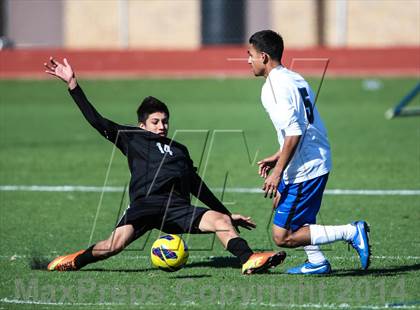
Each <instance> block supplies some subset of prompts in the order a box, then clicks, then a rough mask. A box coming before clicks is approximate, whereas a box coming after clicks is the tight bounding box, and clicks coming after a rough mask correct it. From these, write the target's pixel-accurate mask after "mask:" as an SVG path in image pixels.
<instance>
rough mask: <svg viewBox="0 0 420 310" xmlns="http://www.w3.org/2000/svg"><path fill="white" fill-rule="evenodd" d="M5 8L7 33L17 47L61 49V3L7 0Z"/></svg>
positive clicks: (47, 0) (55, 0)
mask: <svg viewBox="0 0 420 310" xmlns="http://www.w3.org/2000/svg"><path fill="white" fill-rule="evenodd" d="M4 8H5V9H4V12H5V15H6V16H5V23H4V24H5V29H4V30H5V31H4V32H5V34H6V36H7V37H8V38H9V39H11V40H12V41H13V42H14V45H15V46H16V47H26V48H28V47H29V48H31V47H33V48H40V47H60V46H62V44H63V41H64V40H63V26H64V25H63V1H62V0H4Z"/></svg>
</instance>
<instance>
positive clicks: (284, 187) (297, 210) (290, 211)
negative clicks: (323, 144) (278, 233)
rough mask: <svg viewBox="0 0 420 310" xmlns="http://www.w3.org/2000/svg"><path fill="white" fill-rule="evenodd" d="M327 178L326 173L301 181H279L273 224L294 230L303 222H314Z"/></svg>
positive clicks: (302, 224)
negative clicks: (294, 182)
mask: <svg viewBox="0 0 420 310" xmlns="http://www.w3.org/2000/svg"><path fill="white" fill-rule="evenodd" d="M327 180H328V173H327V174H324V175H322V176H320V177H317V178H315V179H312V180H309V181H304V182H302V183H296V184H285V183H284V182H283V181H281V183H280V184H279V187H278V191H279V193H280V194H281V197H280V201H279V204H278V205H277V208H276V211H275V214H274V220H273V223H274V225H277V226H279V227H282V228H285V229H287V230H290V229H291V230H292V231H296V230H298V229H299V228H300V227H302V226H304V225H305V224H315V223H316V215H317V214H318V211H319V208H320V207H321V201H322V195H323V193H324V189H325V185H326V184H327Z"/></svg>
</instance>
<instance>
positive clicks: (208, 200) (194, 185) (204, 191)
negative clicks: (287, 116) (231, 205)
mask: <svg viewBox="0 0 420 310" xmlns="http://www.w3.org/2000/svg"><path fill="white" fill-rule="evenodd" d="M191 193H192V194H193V195H194V196H195V197H197V198H198V199H200V201H201V202H203V203H204V204H205V205H206V206H208V207H209V208H210V209H212V210H214V211H217V212H220V213H223V214H226V215H229V216H230V215H231V214H232V213H231V212H230V211H229V210H228V209H227V208H226V207H225V206H224V205H223V203H222V202H221V201H220V200H219V199H218V198H217V197H216V196H215V195H214V194H213V192H212V191H211V190H210V189H209V188H208V186H207V185H206V183H204V181H203V180H202V179H201V178H200V176H199V175H198V174H197V173H193V174H192V176H191Z"/></svg>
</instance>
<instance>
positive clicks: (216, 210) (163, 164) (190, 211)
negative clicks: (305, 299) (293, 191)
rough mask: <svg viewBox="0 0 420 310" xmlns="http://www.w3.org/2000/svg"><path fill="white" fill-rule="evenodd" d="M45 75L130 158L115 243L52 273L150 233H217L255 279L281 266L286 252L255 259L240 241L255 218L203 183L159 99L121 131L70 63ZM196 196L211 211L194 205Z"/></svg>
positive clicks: (59, 264)
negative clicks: (233, 209) (172, 134)
mask: <svg viewBox="0 0 420 310" xmlns="http://www.w3.org/2000/svg"><path fill="white" fill-rule="evenodd" d="M44 65H45V67H46V72H47V73H49V74H51V75H53V76H55V77H58V78H60V79H61V80H63V81H64V82H65V83H66V84H67V86H68V88H69V92H70V95H71V96H72V98H73V100H74V101H75V103H76V104H77V106H78V108H79V109H80V110H81V112H82V114H83V116H84V117H85V118H86V120H87V121H88V122H89V123H90V124H91V125H92V127H94V128H95V129H96V130H97V131H98V132H99V133H100V134H101V135H102V136H104V137H105V138H106V139H108V140H109V141H111V142H112V143H114V144H115V145H116V147H118V148H119V149H120V151H121V152H122V153H123V154H124V155H125V156H126V157H127V160H128V165H129V168H130V173H131V180H130V187H129V194H130V205H129V207H128V208H127V210H126V211H125V212H124V214H123V216H122V217H121V219H120V221H119V223H118V224H117V225H116V228H115V230H114V231H113V232H112V234H111V235H110V237H109V238H108V239H106V240H102V241H99V242H97V243H96V244H94V245H92V246H91V247H89V248H88V249H86V250H81V251H78V252H76V253H73V254H69V255H64V256H60V257H57V258H56V259H54V260H53V261H51V262H50V264H49V265H48V270H51V271H53V270H58V271H70V270H78V269H80V268H82V267H84V266H86V265H88V264H91V263H94V262H97V261H100V260H103V259H106V258H109V257H111V256H113V255H116V254H118V253H119V252H121V251H122V250H123V249H124V248H125V247H126V246H128V245H129V244H130V243H131V242H133V241H134V240H136V239H138V238H139V237H140V236H142V235H143V234H145V233H146V232H147V231H149V230H151V229H159V230H161V231H164V232H165V233H172V234H182V233H215V234H216V236H217V237H218V238H219V240H220V241H221V243H222V244H223V246H224V247H225V248H226V249H227V250H228V251H229V252H231V253H232V254H233V255H235V256H236V257H238V258H239V260H240V262H241V263H242V272H243V273H244V274H252V273H256V272H261V271H265V270H267V269H269V268H272V267H275V266H277V265H278V264H280V263H281V262H282V261H283V260H284V259H285V257H286V253H284V252H278V253H275V252H263V253H253V251H252V250H251V249H250V247H249V246H248V243H247V242H246V241H245V240H244V239H242V238H241V237H239V236H238V234H237V232H236V229H235V228H236V227H237V226H242V227H245V228H247V229H251V228H254V227H255V223H254V222H253V221H252V219H251V218H250V217H245V216H242V215H240V214H231V213H230V212H229V211H228V210H227V209H226V208H225V206H224V205H223V204H222V203H221V202H220V201H219V200H218V199H217V198H216V196H214V195H213V193H212V192H211V191H210V189H209V188H208V187H207V186H206V184H205V183H204V182H203V181H202V180H201V178H200V176H199V175H198V174H197V172H196V169H195V168H194V166H193V163H192V160H191V158H190V156H189V153H188V150H187V148H186V147H185V146H184V145H182V144H180V143H178V142H176V141H174V140H171V139H169V138H167V133H168V127H169V110H168V108H167V106H166V105H165V104H164V103H163V102H161V101H159V100H158V99H156V98H154V97H146V98H145V99H144V100H143V102H142V103H141V105H140V106H139V108H138V110H137V117H138V127H130V126H122V125H119V124H116V123H114V122H112V121H110V120H108V119H106V118H104V117H102V116H101V115H100V114H99V113H98V111H96V109H95V108H94V107H93V106H92V104H91V103H90V102H89V101H88V99H87V98H86V96H85V94H84V92H83V91H82V89H81V87H80V86H79V85H78V83H77V81H76V77H75V75H74V72H73V69H72V68H71V66H70V65H69V63H68V62H67V60H66V59H64V64H61V63H59V62H58V61H56V60H54V59H53V58H52V57H51V58H50V60H49V62H48V63H45V64H44ZM190 194H193V195H194V196H196V197H197V198H198V199H200V200H201V201H202V202H203V203H204V204H206V205H207V206H208V207H209V208H210V209H207V208H201V207H195V206H192V205H191V200H190Z"/></svg>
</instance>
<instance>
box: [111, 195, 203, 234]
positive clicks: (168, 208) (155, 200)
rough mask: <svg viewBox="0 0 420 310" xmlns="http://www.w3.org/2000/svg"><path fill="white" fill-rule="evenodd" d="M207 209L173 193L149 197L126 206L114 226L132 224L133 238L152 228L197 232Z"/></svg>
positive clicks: (167, 231) (178, 232)
mask: <svg viewBox="0 0 420 310" xmlns="http://www.w3.org/2000/svg"><path fill="white" fill-rule="evenodd" d="M207 211H209V209H207V208H201V207H196V206H193V205H191V203H190V201H189V200H187V199H185V198H181V197H178V196H175V195H172V196H171V197H169V196H155V197H149V198H148V199H147V200H144V201H142V202H141V203H140V205H139V206H136V207H131V206H128V208H127V209H126V210H125V212H124V213H123V215H122V216H121V218H120V220H119V221H118V223H117V225H116V227H120V226H124V225H128V224H131V225H133V227H134V231H135V239H137V238H139V237H141V236H142V235H143V234H145V233H146V232H148V231H149V230H152V229H154V228H155V229H158V230H160V231H163V232H164V233H167V234H183V233H190V234H198V233H202V232H201V231H200V229H199V228H198V225H199V224H200V221H201V218H202V216H203V214H204V213H205V212H207Z"/></svg>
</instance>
